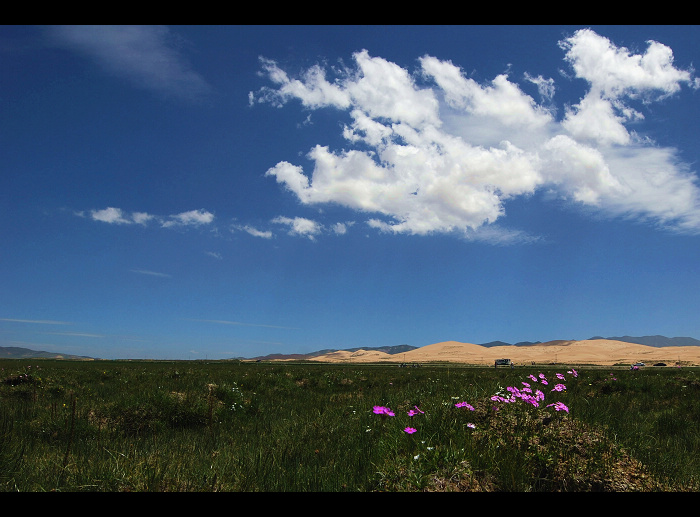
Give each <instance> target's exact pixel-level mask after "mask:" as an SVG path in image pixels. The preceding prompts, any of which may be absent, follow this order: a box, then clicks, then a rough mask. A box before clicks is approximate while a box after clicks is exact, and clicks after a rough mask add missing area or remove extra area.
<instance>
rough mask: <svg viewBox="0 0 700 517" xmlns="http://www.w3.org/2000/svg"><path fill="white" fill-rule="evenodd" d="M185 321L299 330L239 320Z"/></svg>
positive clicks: (291, 328)
mask: <svg viewBox="0 0 700 517" xmlns="http://www.w3.org/2000/svg"><path fill="white" fill-rule="evenodd" d="M187 321H201V322H203V323H217V324H220V325H241V326H244V327H267V328H273V329H287V330H301V329H299V328H297V327H283V326H280V325H263V324H259V323H243V322H241V321H227V320H202V319H189V320H187Z"/></svg>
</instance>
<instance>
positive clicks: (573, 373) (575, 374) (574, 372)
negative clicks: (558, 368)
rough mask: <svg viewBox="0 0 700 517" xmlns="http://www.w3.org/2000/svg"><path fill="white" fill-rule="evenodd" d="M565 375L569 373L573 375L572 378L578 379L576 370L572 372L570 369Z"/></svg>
mask: <svg viewBox="0 0 700 517" xmlns="http://www.w3.org/2000/svg"><path fill="white" fill-rule="evenodd" d="M566 373H570V374H571V375H573V376H574V377H578V372H577V371H576V370H574V369H573V368H572V369H571V370H569V371H568V372H566Z"/></svg>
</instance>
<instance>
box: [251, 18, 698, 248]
mask: <svg viewBox="0 0 700 517" xmlns="http://www.w3.org/2000/svg"><path fill="white" fill-rule="evenodd" d="M560 47H561V48H562V49H563V50H564V56H563V59H564V60H565V61H566V63H568V64H569V65H570V66H571V68H572V69H573V72H574V75H575V77H577V78H580V79H583V80H585V81H586V82H587V84H588V86H589V89H588V91H587V92H586V93H585V95H584V96H583V98H581V99H580V100H579V102H578V104H575V105H574V106H573V107H571V108H568V109H567V110H566V111H565V113H564V115H563V117H562V119H561V120H557V119H556V118H555V113H556V109H555V107H554V106H553V100H554V94H555V92H556V91H557V90H558V88H557V85H556V84H555V82H554V80H553V79H550V78H545V77H542V76H541V75H536V74H534V73H527V74H525V75H524V78H523V80H524V81H526V82H530V83H534V84H535V85H537V87H538V91H539V93H540V96H541V98H542V101H543V102H546V105H545V104H538V103H537V102H536V101H535V100H534V99H533V98H532V97H530V96H529V95H527V94H526V93H524V91H523V90H522V89H521V88H520V87H519V86H518V85H517V84H516V83H515V82H513V81H512V80H511V79H510V78H509V77H508V76H507V75H505V74H501V75H498V76H496V77H495V78H494V79H493V80H491V81H489V82H487V83H485V84H479V83H477V82H476V81H474V80H472V79H470V78H468V77H467V76H466V75H465V74H464V72H463V71H462V70H461V69H460V68H459V67H457V66H456V65H454V64H453V63H451V62H449V61H443V60H440V59H438V58H436V57H432V56H423V57H421V58H419V60H418V62H419V71H418V73H417V74H415V75H412V74H411V73H410V72H409V71H408V70H407V69H404V68H402V67H400V66H399V65H397V64H395V63H391V62H389V61H387V60H385V59H382V58H379V57H370V55H369V54H368V52H367V51H361V52H358V53H356V54H354V56H353V57H354V61H355V67H354V69H343V70H341V71H340V72H339V73H338V74H336V75H337V79H336V80H334V81H333V82H331V81H330V80H329V79H328V75H329V74H328V72H327V71H326V70H324V69H323V68H321V67H320V65H317V66H315V67H312V68H311V69H309V71H308V72H306V73H302V74H301V76H300V77H299V78H298V79H295V78H290V77H289V76H288V75H287V73H286V72H284V71H282V70H281V69H280V68H279V67H278V66H277V65H276V64H275V63H274V62H272V61H269V60H264V61H263V63H264V67H263V68H264V71H265V73H266V74H267V75H268V77H269V79H270V80H271V81H272V82H273V83H275V84H276V85H278V87H277V88H268V87H266V88H263V89H262V90H260V92H258V94H251V99H252V100H253V101H258V102H270V103H273V104H274V105H276V106H283V105H285V103H287V102H288V101H290V100H292V99H297V100H300V101H301V102H302V104H303V105H304V106H306V107H307V108H311V109H320V108H323V107H333V108H337V109H341V110H346V111H347V112H348V114H349V115H350V117H351V120H352V122H351V123H350V124H346V125H345V126H344V127H343V129H342V133H341V134H342V136H343V137H344V139H345V140H346V142H347V144H348V146H347V147H345V148H344V149H342V150H332V149H330V148H329V147H328V146H325V145H323V144H322V143H319V144H317V145H315V146H313V147H312V148H311V149H310V150H309V152H308V154H307V158H308V159H309V160H310V161H311V162H312V164H313V167H312V170H311V172H310V173H308V172H305V171H304V169H303V167H302V166H300V165H296V164H292V163H290V162H287V161H281V162H279V163H277V164H276V165H274V166H272V167H270V168H269V170H268V171H267V172H266V175H267V176H269V177H274V178H275V179H276V181H277V182H278V183H280V184H281V185H283V186H284V187H285V188H286V189H287V190H288V191H290V192H291V193H293V194H294V195H295V196H296V197H297V198H298V199H299V200H300V201H301V202H302V203H303V204H307V205H311V204H322V203H336V204H339V205H342V206H345V207H349V208H351V209H354V210H358V211H360V212H364V213H367V214H368V219H367V224H369V225H370V226H371V227H374V228H376V229H379V230H381V231H386V232H394V233H409V234H429V233H433V232H459V233H461V234H464V235H466V236H467V237H469V238H480V239H489V238H490V239H492V240H494V241H498V242H504V241H506V240H509V239H510V240H523V239H525V240H527V239H529V238H530V237H528V236H525V235H523V234H521V233H519V232H517V231H513V230H508V229H505V228H502V227H500V226H499V227H497V226H494V223H496V221H497V220H499V219H501V218H502V217H503V216H504V214H505V208H504V207H505V202H506V201H507V200H508V199H511V198H513V197H516V196H528V195H531V194H533V193H535V192H536V191H538V190H546V191H548V192H554V193H556V194H557V195H559V196H560V197H563V198H568V199H571V200H573V201H575V202H577V203H580V204H583V205H587V206H591V207H597V208H598V209H600V210H602V211H604V212H605V213H607V214H611V215H624V216H627V217H635V218H641V219H648V220H651V221H655V222H657V223H660V224H662V225H665V226H671V225H673V226H675V228H677V229H683V230H686V231H694V232H700V194H699V192H700V191H699V190H698V186H697V184H696V177H695V175H694V174H693V173H691V172H690V171H689V169H688V168H687V167H686V166H685V165H683V164H682V163H680V162H679V160H678V159H677V157H678V153H677V152H676V151H675V150H673V149H663V148H659V147H657V146H655V145H654V144H653V142H651V141H650V140H648V139H647V140H643V139H641V138H639V137H638V136H637V135H636V133H635V132H631V131H630V130H629V128H628V126H629V124H631V123H635V124H641V123H643V122H644V114H643V113H642V112H640V111H639V109H638V108H634V107H632V104H631V103H632V102H633V101H634V102H642V103H643V104H644V103H650V102H654V101H656V100H659V99H661V98H667V97H668V96H671V95H673V94H675V93H677V92H678V91H679V90H680V88H681V87H682V86H683V85H687V86H690V87H696V83H697V79H694V78H693V76H692V72H691V71H689V70H683V69H678V68H676V67H675V66H674V65H673V54H672V52H671V49H669V48H668V47H666V46H665V45H662V44H661V43H657V42H648V48H647V50H646V52H644V53H643V54H632V53H630V51H629V50H627V49H625V48H619V47H616V46H615V45H614V44H613V43H611V42H610V41H609V40H608V39H606V38H603V37H601V36H599V35H597V34H596V33H594V32H593V31H590V30H582V31H577V32H576V33H575V34H574V35H573V36H571V37H570V38H567V39H565V40H564V41H562V42H560ZM417 79H422V80H423V81H424V83H422V84H418V82H417ZM659 197H662V198H663V199H662V200H661V201H660V200H659ZM291 221H292V220H291V219H288V218H279V219H278V221H277V222H284V223H286V224H289V225H290V226H291V228H292V231H293V232H294V231H296V232H297V233H302V232H303V231H304V230H301V229H297V230H294V226H293V225H292V223H291ZM307 224H308V223H307ZM307 228H309V229H307V230H306V232H307V233H306V234H309V235H314V233H312V232H311V230H310V228H315V232H316V233H318V232H319V231H320V229H319V226H318V225H317V223H314V225H313V226H308V227H307ZM487 229H488V230H487Z"/></svg>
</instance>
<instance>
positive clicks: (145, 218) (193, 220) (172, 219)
mask: <svg viewBox="0 0 700 517" xmlns="http://www.w3.org/2000/svg"><path fill="white" fill-rule="evenodd" d="M76 215H77V216H79V217H83V212H76ZM90 217H91V219H92V220H93V221H99V222H103V223H108V224H140V225H143V226H146V225H147V224H149V223H150V222H154V223H156V224H158V225H159V226H161V227H162V228H173V227H182V226H202V225H207V224H210V223H212V222H213V221H214V214H213V213H211V212H209V211H207V210H204V209H200V210H190V211H187V212H181V213H179V214H174V215H168V216H159V215H153V214H149V213H147V212H131V213H128V212H126V211H124V210H122V209H121V208H116V207H112V206H110V207H107V208H103V209H101V210H91V211H90Z"/></svg>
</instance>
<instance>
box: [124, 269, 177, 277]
mask: <svg viewBox="0 0 700 517" xmlns="http://www.w3.org/2000/svg"><path fill="white" fill-rule="evenodd" d="M129 271H131V272H132V273H138V274H140V275H148V276H158V277H161V278H171V275H168V274H167V273H159V272H158V271H149V270H147V269H130V270H129Z"/></svg>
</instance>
